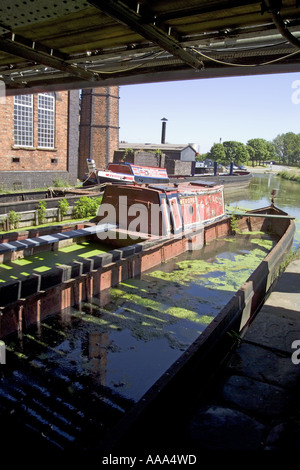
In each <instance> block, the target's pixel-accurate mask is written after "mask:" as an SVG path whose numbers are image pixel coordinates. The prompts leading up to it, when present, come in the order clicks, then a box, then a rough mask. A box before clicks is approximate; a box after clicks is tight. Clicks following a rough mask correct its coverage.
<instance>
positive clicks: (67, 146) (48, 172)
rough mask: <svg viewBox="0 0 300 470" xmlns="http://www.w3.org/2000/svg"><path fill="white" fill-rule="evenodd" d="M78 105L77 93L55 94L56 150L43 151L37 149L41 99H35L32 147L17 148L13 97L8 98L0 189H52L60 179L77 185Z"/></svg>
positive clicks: (0, 144)
mask: <svg viewBox="0 0 300 470" xmlns="http://www.w3.org/2000/svg"><path fill="white" fill-rule="evenodd" d="M78 104H79V103H78V92H77V94H76V92H68V91H61V92H56V93H55V144H54V149H51V150H49V149H41V148H39V147H38V112H37V111H38V95H37V94H35V95H33V147H32V148H28V147H20V146H19V147H17V146H15V142H14V97H13V96H9V97H6V100H5V103H3V104H0V185H1V187H2V188H3V189H19V188H22V189H31V188H36V187H44V186H50V185H53V181H54V180H55V179H57V178H61V179H64V180H68V181H70V182H71V183H72V184H74V183H75V181H76V177H77V158H78V157H77V155H78ZM69 109H70V111H71V113H69Z"/></svg>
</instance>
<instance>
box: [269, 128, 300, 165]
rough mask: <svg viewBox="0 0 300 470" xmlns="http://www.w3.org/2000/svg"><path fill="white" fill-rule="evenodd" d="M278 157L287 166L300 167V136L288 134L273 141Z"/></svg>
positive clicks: (280, 135)
mask: <svg viewBox="0 0 300 470" xmlns="http://www.w3.org/2000/svg"><path fill="white" fill-rule="evenodd" d="M273 145H274V148H275V153H276V156H277V158H278V160H279V162H280V163H283V164H285V165H300V134H294V132H287V133H286V134H279V135H278V136H277V137H275V139H274V140H273Z"/></svg>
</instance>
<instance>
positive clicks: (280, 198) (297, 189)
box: [225, 173, 300, 249]
mask: <svg viewBox="0 0 300 470" xmlns="http://www.w3.org/2000/svg"><path fill="white" fill-rule="evenodd" d="M273 189H275V190H276V196H275V205H276V206H277V207H278V208H279V209H282V210H283V211H285V212H287V213H288V214H289V215H291V216H293V217H295V218H296V220H295V223H296V234H295V237H294V244H293V248H294V249H297V248H299V247H300V183H297V182H295V181H287V180H284V179H282V178H280V177H279V176H275V175H272V174H270V173H269V174H267V173H266V174H263V173H261V174H256V175H255V176H254V177H253V178H252V181H251V183H250V186H249V187H248V189H247V190H243V191H241V192H236V193H232V194H229V195H227V196H226V197H225V202H226V204H230V206H231V207H240V208H243V209H251V210H252V209H255V208H257V207H264V206H269V205H270V203H271V191H272V190H273Z"/></svg>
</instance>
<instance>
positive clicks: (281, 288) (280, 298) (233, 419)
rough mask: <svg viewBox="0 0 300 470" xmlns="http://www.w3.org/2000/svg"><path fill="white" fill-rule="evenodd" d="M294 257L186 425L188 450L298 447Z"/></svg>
mask: <svg viewBox="0 0 300 470" xmlns="http://www.w3.org/2000/svg"><path fill="white" fill-rule="evenodd" d="M299 258H300V257H299V255H298V259H294V260H293V261H291V262H290V263H289V265H288V267H287V268H286V270H285V271H284V273H283V274H282V275H281V276H280V278H279V280H278V281H277V283H276V286H275V288H274V289H273V290H272V293H271V294H270V296H269V298H268V299H267V300H266V302H265V304H264V305H263V307H262V308H261V310H260V311H259V313H258V315H257V316H256V318H255V320H254V321H253V323H252V324H251V326H250V328H249V329H248V331H247V333H246V334H245V336H244V337H243V338H242V340H241V342H240V344H239V346H238V347H237V349H236V350H235V352H234V354H233V355H232V357H231V359H230V361H229V363H228V364H227V366H226V367H225V369H224V370H223V372H222V375H221V377H220V378H219V380H218V383H217V385H215V386H214V388H213V391H212V390H211V392H212V393H210V394H209V398H208V399H207V400H206V402H205V405H203V404H202V405H201V406H200V407H199V408H198V409H197V410H194V413H193V416H192V418H191V419H190V420H189V422H188V425H187V435H188V442H189V447H190V450H192V449H193V450H194V451H195V452H199V451H201V450H226V451H230V450H243V451H244V450H250V451H259V450H280V451H298V450H299V449H300V393H299V392H300V259H299Z"/></svg>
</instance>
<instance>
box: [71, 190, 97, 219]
mask: <svg viewBox="0 0 300 470" xmlns="http://www.w3.org/2000/svg"><path fill="white" fill-rule="evenodd" d="M101 201H102V196H100V197H93V198H92V197H88V196H82V197H81V198H80V199H79V200H78V201H76V202H75V208H74V217H75V218H76V219H86V218H90V217H94V216H95V215H96V213H97V209H98V206H99V205H100V204H101Z"/></svg>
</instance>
